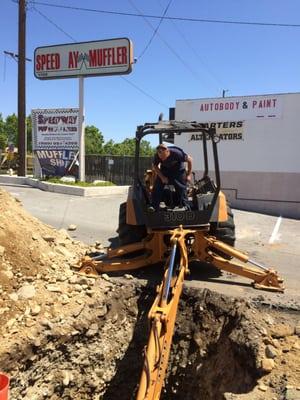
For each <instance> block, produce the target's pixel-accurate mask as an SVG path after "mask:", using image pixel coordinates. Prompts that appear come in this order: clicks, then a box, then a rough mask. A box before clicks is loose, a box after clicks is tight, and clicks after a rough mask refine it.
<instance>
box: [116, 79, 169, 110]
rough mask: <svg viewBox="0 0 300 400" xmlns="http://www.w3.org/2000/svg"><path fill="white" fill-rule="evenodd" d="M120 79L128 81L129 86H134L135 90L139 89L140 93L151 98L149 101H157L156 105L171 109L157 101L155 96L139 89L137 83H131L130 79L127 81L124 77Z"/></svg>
mask: <svg viewBox="0 0 300 400" xmlns="http://www.w3.org/2000/svg"><path fill="white" fill-rule="evenodd" d="M120 78H122V79H123V80H124V81H126V82H127V83H129V85H131V86H133V87H134V88H135V89H137V90H138V91H139V92H141V93H143V94H144V95H145V96H147V97H149V99H151V100H153V101H155V103H157V104H159V105H160V106H163V107H165V108H167V109H169V107H168V106H166V105H165V104H163V103H161V102H160V101H158V100H156V99H155V98H154V97H153V96H151V95H150V94H148V93H146V92H145V91H144V90H143V89H141V88H140V87H138V86H137V85H136V84H135V83H133V82H131V81H129V80H128V79H126V78H125V77H124V76H121V75H120Z"/></svg>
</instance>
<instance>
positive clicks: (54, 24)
mask: <svg viewBox="0 0 300 400" xmlns="http://www.w3.org/2000/svg"><path fill="white" fill-rule="evenodd" d="M33 10H34V11H36V12H37V13H38V14H40V16H41V17H43V18H44V19H45V20H47V21H48V22H50V24H52V25H53V26H55V28H57V29H58V30H59V31H61V32H62V33H64V34H65V35H66V36H68V38H70V39H71V40H73V42H76V39H74V38H73V36H71V35H69V34H68V33H67V32H66V31H64V30H63V29H62V28H61V27H60V26H58V25H57V24H56V23H55V22H53V21H52V20H51V19H50V18H49V17H47V16H46V15H45V14H43V13H42V12H41V11H39V10H38V9H37V8H36V7H35V6H33Z"/></svg>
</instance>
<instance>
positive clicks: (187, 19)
mask: <svg viewBox="0 0 300 400" xmlns="http://www.w3.org/2000/svg"><path fill="white" fill-rule="evenodd" d="M28 4H37V5H41V6H46V7H55V8H64V9H69V10H75V11H86V12H94V13H101V14H111V15H121V16H126V17H138V18H153V19H161V18H162V16H161V15H152V14H142V15H141V14H139V13H129V12H121V11H108V10H99V9H95V8H84V7H75V6H65V5H59V4H52V3H47V2H43V1H36V0H28ZM163 19H166V20H173V21H184V22H200V23H209V24H229V25H250V26H266V27H281V28H300V24H284V23H275V22H255V21H228V20H222V19H205V18H191V17H167V16H164V17H163Z"/></svg>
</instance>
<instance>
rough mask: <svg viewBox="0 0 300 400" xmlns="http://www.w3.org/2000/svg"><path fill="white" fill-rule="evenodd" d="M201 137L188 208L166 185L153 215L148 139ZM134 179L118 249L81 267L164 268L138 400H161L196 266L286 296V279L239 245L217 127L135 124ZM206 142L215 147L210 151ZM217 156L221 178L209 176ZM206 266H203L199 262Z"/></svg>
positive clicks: (90, 271) (96, 270)
mask: <svg viewBox="0 0 300 400" xmlns="http://www.w3.org/2000/svg"><path fill="white" fill-rule="evenodd" d="M191 133H197V134H199V133H201V134H202V135H201V136H202V149H203V155H202V156H203V161H204V173H203V176H202V177H201V178H200V179H199V180H196V181H195V182H194V183H193V185H192V187H191V188H190V189H189V203H190V210H186V209H182V208H179V207H178V206H177V205H176V201H175V202H174V192H173V189H172V187H167V188H166V189H165V193H164V196H163V201H162V202H161V204H160V209H159V210H158V211H156V212H154V213H153V212H149V211H148V208H149V207H148V206H149V204H150V198H151V189H152V186H153V179H154V176H153V174H152V172H151V171H148V172H147V173H146V176H142V177H141V176H139V150H140V142H141V140H142V138H143V137H144V136H145V135H147V134H157V135H158V136H159V139H160V140H159V141H160V142H162V141H165V142H172V141H173V140H174V136H175V135H184V134H191ZM135 139H136V152H135V174H134V182H133V185H132V186H131V187H130V188H129V192H128V199H127V202H126V203H123V204H121V206H120V213H119V228H118V234H119V242H120V246H119V247H117V248H115V249H108V250H107V253H105V254H100V255H96V256H94V257H89V256H86V257H84V258H83V259H82V260H81V261H80V263H79V268H80V272H81V273H85V274H87V275H93V276H94V275H99V274H101V273H104V272H110V271H120V270H123V271H128V270H135V269H138V268H143V267H145V266H151V265H153V264H157V263H162V265H164V275H163V280H162V283H161V284H160V286H159V287H158V289H157V296H156V298H155V300H154V303H153V305H152V307H151V309H150V312H149V314H148V319H149V328H150V334H149V340H148V345H147V347H146V350H145V354H144V364H143V370H142V373H141V379H140V384H139V387H138V392H137V400H157V399H159V398H160V394H161V390H162V387H163V383H164V378H165V374H166V369H167V364H168V358H169V353H170V348H171V343H172V336H173V331H174V324H175V319H176V313H177V308H178V302H179V298H180V295H181V292H182V286H183V282H184V279H185V277H186V275H187V274H188V273H189V263H190V262H191V261H196V260H197V261H200V262H201V261H202V262H205V263H209V264H210V265H212V266H214V267H217V268H218V269H220V270H223V271H228V272H230V273H233V274H237V275H240V276H243V277H246V278H249V279H251V280H252V283H253V285H254V287H255V288H258V289H267V290H274V291H280V292H282V291H283V290H284V288H283V281H282V279H281V278H280V277H279V276H278V274H277V272H276V271H274V270H273V269H270V268H266V267H264V266H263V265H261V264H259V263H257V262H255V261H254V260H251V259H250V258H249V256H248V255H247V254H245V253H243V252H241V251H239V250H237V249H235V248H234V242H235V226H234V222H233V214H232V212H231V209H230V207H229V205H228V204H227V201H226V197H225V195H224V193H222V191H221V184H220V170H219V161H218V152H217V143H218V141H219V138H218V136H217V134H216V132H215V129H212V128H206V127H205V126H203V125H202V124H201V123H197V122H187V121H159V122H157V123H147V124H144V125H142V126H138V127H137V131H136V137H135ZM208 143H209V144H210V145H211V148H212V150H211V151H210V152H209V151H208ZM209 158H212V159H213V165H212V169H213V170H214V178H215V181H214V180H213V179H212V178H211V177H210V176H209V173H208V171H209V170H210V169H209ZM198 265H199V268H201V263H198Z"/></svg>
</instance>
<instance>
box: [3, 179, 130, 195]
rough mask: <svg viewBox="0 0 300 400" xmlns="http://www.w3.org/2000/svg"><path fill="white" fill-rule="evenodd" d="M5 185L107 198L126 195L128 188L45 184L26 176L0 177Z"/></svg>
mask: <svg viewBox="0 0 300 400" xmlns="http://www.w3.org/2000/svg"><path fill="white" fill-rule="evenodd" d="M1 183H7V184H13V185H27V186H31V187H34V188H37V189H40V190H43V191H45V192H55V193H61V194H69V195H72V196H85V197H92V196H108V195H112V194H113V195H114V194H127V192H128V188H129V186H99V187H96V186H94V187H80V186H71V185H63V184H56V183H47V182H42V181H39V180H38V179H34V178H31V177H26V176H7V175H0V184H1Z"/></svg>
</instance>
